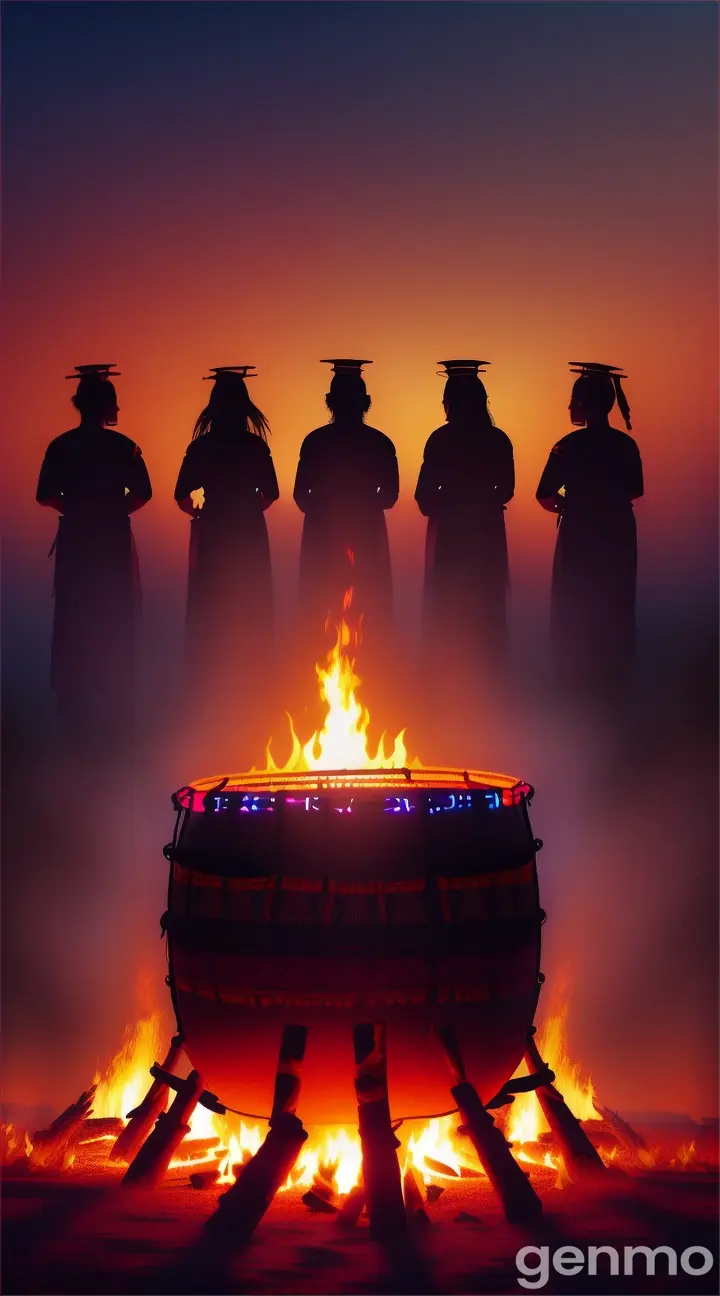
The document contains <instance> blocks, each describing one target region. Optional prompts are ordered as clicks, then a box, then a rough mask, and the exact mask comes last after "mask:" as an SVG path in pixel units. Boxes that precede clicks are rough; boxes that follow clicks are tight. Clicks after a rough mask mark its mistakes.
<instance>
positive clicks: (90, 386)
mask: <svg viewBox="0 0 720 1296" xmlns="http://www.w3.org/2000/svg"><path fill="white" fill-rule="evenodd" d="M115 377H119V374H117V373H116V372H115V371H114V366H113V365H111V364H94V365H78V366H77V367H76V372H75V373H74V374H68V378H69V379H70V380H71V381H75V382H77V383H78V386H77V390H76V392H75V395H74V396H73V398H72V403H73V405H74V406H75V408H76V410H77V411H78V412H79V414H80V424H79V426H78V427H76V428H73V429H72V430H71V431H69V432H64V433H63V434H62V436H59V437H56V439H55V440H54V441H51V443H50V445H49V446H48V448H47V450H46V452H45V459H44V461H43V465H42V468H41V469H40V479H39V481H38V487H37V494H36V499H37V502H38V504H42V505H44V506H45V507H46V508H54V509H57V511H58V513H59V514H60V522H59V525H58V531H57V536H56V539H55V543H54V545H53V549H52V550H51V553H52V552H53V551H54V553H55V585H54V595H55V611H54V619H53V637H52V657H51V670H50V682H51V687H52V688H53V690H54V692H55V693H56V695H57V700H58V706H59V710H60V713H61V716H62V718H63V720H64V721H65V723H66V725H67V726H68V727H69V728H71V729H72V730H75V731H78V732H80V731H82V732H87V730H88V727H94V726H96V724H97V723H98V722H101V723H102V724H103V725H104V724H107V723H108V722H110V721H111V720H112V719H113V718H114V719H115V720H116V721H117V722H120V723H124V722H126V721H127V720H129V718H130V717H131V715H132V711H133V705H132V693H133V675H134V672H133V667H134V646H135V645H134V640H135V632H136V627H137V619H138V609H139V593H140V587H139V574H138V565H137V556H136V552H135V545H134V541H133V536H132V531H131V527H130V515H131V514H132V513H135V512H136V511H137V510H138V509H140V508H142V507H143V505H144V504H147V502H148V500H150V498H151V497H152V487H151V485H150V478H149V477H148V472H147V468H146V467H145V463H144V460H143V457H142V452H141V451H140V448H139V447H138V446H137V445H136V444H135V442H134V441H131V440H130V438H129V437H126V436H122V435H121V434H120V433H119V432H117V431H114V430H113V428H114V425H115V424H116V423H117V417H118V412H119V411H118V403H117V395H116V392H115V387H114V386H113V384H112V383H111V382H110V379H111V378H115Z"/></svg>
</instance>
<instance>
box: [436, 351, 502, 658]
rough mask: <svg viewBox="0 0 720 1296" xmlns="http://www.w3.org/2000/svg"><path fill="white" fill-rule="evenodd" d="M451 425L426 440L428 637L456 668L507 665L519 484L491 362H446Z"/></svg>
mask: <svg viewBox="0 0 720 1296" xmlns="http://www.w3.org/2000/svg"><path fill="white" fill-rule="evenodd" d="M439 363H440V364H442V365H443V367H444V369H445V372H446V375H447V381H446V383H445V390H444V392H443V407H444V409H445V417H446V419H447V423H445V424H444V426H443V427H439V428H437V429H436V431H435V432H433V433H432V435H431V436H430V437H429V439H428V441H427V444H426V446H425V454H424V456H423V464H422V468H421V469H420V476H419V478H418V483H417V489H416V491H415V499H416V502H417V505H418V507H419V509H420V512H421V513H422V514H423V515H424V516H425V517H426V518H427V519H428V525H427V538H426V545H425V602H424V636H425V642H426V645H427V646H428V647H429V648H430V649H431V650H434V653H435V655H436V657H437V656H438V655H439V654H442V657H443V660H444V661H445V662H447V663H448V664H452V665H453V666H454V667H456V668H457V667H458V666H461V665H463V666H465V667H470V668H471V669H473V670H475V669H478V668H479V669H482V668H483V667H485V668H498V667H500V666H502V663H503V660H504V657H505V652H506V647H507V595H508V553H507V538H506V535H505V516H504V509H505V505H506V504H507V503H508V502H509V500H511V499H512V497H513V494H514V491H515V467H514V462H513V448H512V442H511V441H510V438H509V437H507V436H506V435H505V433H504V432H502V431H501V430H500V428H498V427H496V426H495V424H494V422H493V419H492V416H491V414H490V412H489V410H488V397H487V392H486V390H485V387H484V385H483V383H482V381H481V379H480V377H479V374H480V373H482V372H484V369H483V366H484V365H487V364H488V363H489V362H488V361H487V360H441V361H439Z"/></svg>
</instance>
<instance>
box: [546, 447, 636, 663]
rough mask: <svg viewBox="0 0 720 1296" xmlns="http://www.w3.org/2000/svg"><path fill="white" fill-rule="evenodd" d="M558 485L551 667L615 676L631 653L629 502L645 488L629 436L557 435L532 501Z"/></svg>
mask: <svg viewBox="0 0 720 1296" xmlns="http://www.w3.org/2000/svg"><path fill="white" fill-rule="evenodd" d="M561 490H563V491H564V497H563V496H561V497H560V498H561V500H562V503H561V512H560V516H559V519H558V537H557V542H556V545H555V557H554V561H553V582H552V603H551V628H552V637H553V646H554V653H555V660H556V665H557V669H558V672H559V674H560V676H561V677H562V678H564V679H566V680H568V681H577V682H582V681H583V680H587V681H591V682H596V681H599V680H601V679H603V678H606V679H607V680H608V681H612V680H621V679H622V678H623V677H625V676H626V675H627V673H628V671H629V669H630V667H631V665H632V660H633V657H634V651H635V591H636V582H637V532H636V526H635V514H634V512H633V506H632V500H633V499H636V498H638V497H639V496H641V495H642V493H643V472H642V462H641V459H640V453H639V451H638V447H637V445H636V443H635V441H634V440H633V438H632V437H630V436H628V435H627V433H625V432H621V431H619V430H618V429H617V428H612V427H605V428H583V429H579V430H578V431H576V432H571V433H570V434H569V435H568V436H566V437H563V438H562V440H561V441H558V443H557V445H555V446H554V447H553V449H552V451H551V453H550V456H549V458H548V461H547V464H546V466H545V469H544V472H543V474H542V477H541V479H540V484H539V486H538V490H537V498H538V499H549V498H551V497H552V496H553V495H558V492H560V491H561Z"/></svg>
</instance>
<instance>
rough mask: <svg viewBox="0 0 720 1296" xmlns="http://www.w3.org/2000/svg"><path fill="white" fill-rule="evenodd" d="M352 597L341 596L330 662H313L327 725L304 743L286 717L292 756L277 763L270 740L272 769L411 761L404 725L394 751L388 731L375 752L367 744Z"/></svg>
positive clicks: (391, 766)
mask: <svg viewBox="0 0 720 1296" xmlns="http://www.w3.org/2000/svg"><path fill="white" fill-rule="evenodd" d="M352 599H353V590H352V587H351V588H350V589H348V590H347V591H346V593H345V597H344V599H343V616H342V619H341V621H340V625H339V626H338V627H337V637H336V640H335V646H334V647H333V649H332V651H331V652H330V653H329V654H328V657H327V664H326V665H325V666H321V665H320V664H319V663H318V664H317V665H316V666H315V671H316V674H317V677H318V682H319V685H320V696H321V698H322V700H323V702H324V703H325V704H326V706H327V714H326V716H325V723H324V725H323V727H322V729H320V730H318V731H316V732H315V733H314V734H313V736H312V738H310V739H309V741H308V742H306V743H305V744H304V745H303V744H302V743H301V742H300V739H299V738H298V736H297V734H296V732H295V726H294V724H293V719H292V716H290V715H288V720H289V721H290V733H291V737H292V751H291V753H290V757H289V760H288V761H287V763H286V764H285V765H277V764H276V763H275V760H274V758H273V756H272V753H271V751H270V745H271V744H270V743H269V744H268V747H267V751H266V762H267V765H266V768H267V769H268V770H271V771H273V772H275V773H282V774H288V773H290V772H296V771H307V772H310V771H312V770H341V769H352V770H360V769H368V770H370V769H403V768H405V767H406V766H407V764H408V758H407V751H406V748H405V741H404V739H405V730H404V729H403V730H402V732H401V733H399V734H398V735H397V736H396V738H395V739H394V744H393V748H392V751H386V749H385V734H383V735H382V737H381V738H380V741H379V743H378V746H377V750H376V752H375V754H374V755H373V754H372V753H371V752H370V750H369V748H368V728H369V725H370V712H369V711H368V709H367V707H365V706H363V705H362V703H361V702H359V701H358V698H357V694H356V690H357V689H359V687H360V685H361V683H362V681H361V680H360V678H359V677H358V676H357V675H356V673H355V658H354V656H353V655H352V649H353V647H354V646H355V645H356V644H357V642H358V634H357V631H353V630H351V628H350V626H349V624H348V622H347V620H346V614H347V613H348V612H349V610H350V608H351V606H352ZM271 742H272V739H271ZM414 763H417V762H414Z"/></svg>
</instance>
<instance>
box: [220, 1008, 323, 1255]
mask: <svg viewBox="0 0 720 1296" xmlns="http://www.w3.org/2000/svg"><path fill="white" fill-rule="evenodd" d="M306 1041H307V1027H305V1026H286V1027H285V1029H284V1030H283V1034H282V1041H281V1043H280V1056H279V1058H278V1064H277V1072H276V1076H275V1094H274V1097H273V1105H272V1114H271V1116H270V1129H269V1132H268V1134H267V1137H266V1139H265V1142H264V1143H263V1144H262V1147H260V1148H259V1149H258V1151H257V1152H256V1153H255V1155H254V1156H253V1157H251V1158H250V1160H249V1161H246V1162H245V1163H244V1165H243V1167H242V1170H241V1172H240V1174H239V1176H238V1178H237V1180H236V1182H235V1183H234V1184H233V1185H232V1187H231V1188H229V1189H228V1191H227V1192H226V1193H224V1194H223V1196H222V1197H221V1198H220V1200H219V1202H218V1206H217V1210H216V1211H215V1214H214V1215H211V1217H210V1219H209V1220H208V1221H207V1223H206V1225H205V1237H206V1240H207V1241H210V1242H215V1241H217V1240H230V1239H232V1240H235V1241H238V1242H244V1241H246V1240H247V1239H248V1238H249V1237H250V1236H251V1234H252V1233H253V1231H254V1229H255V1228H256V1227H257V1225H258V1224H259V1223H260V1220H261V1219H262V1217H263V1215H264V1214H265V1212H266V1211H267V1209H268V1207H269V1206H270V1204H271V1202H272V1200H273V1198H274V1196H275V1194H276V1192H277V1191H278V1189H279V1188H281V1187H282V1185H283V1184H284V1183H285V1181H286V1180H287V1177H288V1175H289V1174H290V1171H291V1170H292V1168H293V1166H294V1165H295V1162H296V1161H297V1159H298V1156H299V1154H300V1149H301V1147H302V1145H303V1143H304V1142H305V1140H306V1139H307V1131H306V1130H304V1129H303V1126H302V1122H301V1121H300V1120H299V1119H298V1117H297V1116H296V1115H295V1108H296V1106H297V1101H298V1097H299V1095H300V1067H301V1064H302V1061H303V1058H304V1056H305V1044H306Z"/></svg>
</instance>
